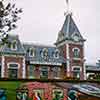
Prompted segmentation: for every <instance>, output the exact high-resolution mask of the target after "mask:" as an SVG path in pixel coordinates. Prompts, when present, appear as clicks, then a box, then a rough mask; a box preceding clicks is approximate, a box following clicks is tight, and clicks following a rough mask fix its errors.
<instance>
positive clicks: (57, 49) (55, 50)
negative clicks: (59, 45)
mask: <svg viewBox="0 0 100 100" xmlns="http://www.w3.org/2000/svg"><path fill="white" fill-rule="evenodd" d="M56 52H57V53H58V56H57V57H56ZM54 58H56V59H58V58H59V50H58V49H56V50H55V52H54Z"/></svg>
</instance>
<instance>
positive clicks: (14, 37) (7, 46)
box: [0, 35, 25, 54]
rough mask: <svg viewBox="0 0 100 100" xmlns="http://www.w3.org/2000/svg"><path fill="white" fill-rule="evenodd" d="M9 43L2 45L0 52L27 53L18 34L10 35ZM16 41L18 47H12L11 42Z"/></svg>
mask: <svg viewBox="0 0 100 100" xmlns="http://www.w3.org/2000/svg"><path fill="white" fill-rule="evenodd" d="M7 41H8V42H9V43H8V44H4V45H2V46H1V47H0V52H1V53H4V54H25V50H24V48H23V46H22V44H21V42H20V40H19V37H18V35H8V40H7ZM14 41H16V45H17V49H16V50H13V49H11V44H12V43H13V42H14Z"/></svg>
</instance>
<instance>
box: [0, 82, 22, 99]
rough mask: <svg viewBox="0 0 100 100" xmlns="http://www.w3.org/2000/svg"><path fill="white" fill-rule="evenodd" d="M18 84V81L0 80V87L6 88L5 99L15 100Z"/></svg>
mask: <svg viewBox="0 0 100 100" xmlns="http://www.w3.org/2000/svg"><path fill="white" fill-rule="evenodd" d="M20 84H21V82H19V81H0V88H4V89H6V94H7V100H16V88H17V87H19V86H20Z"/></svg>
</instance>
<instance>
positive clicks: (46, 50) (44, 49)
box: [41, 48, 48, 59]
mask: <svg viewBox="0 0 100 100" xmlns="http://www.w3.org/2000/svg"><path fill="white" fill-rule="evenodd" d="M44 52H47V56H44ZM41 57H42V58H44V59H46V58H47V57H48V49H47V48H43V50H42V51H41Z"/></svg>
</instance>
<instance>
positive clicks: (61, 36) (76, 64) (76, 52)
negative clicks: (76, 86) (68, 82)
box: [55, 13, 85, 80]
mask: <svg viewBox="0 0 100 100" xmlns="http://www.w3.org/2000/svg"><path fill="white" fill-rule="evenodd" d="M84 41H85V39H84V38H83V37H82V35H81V33H80V31H79V29H78V27H77V26H76V24H75V22H74V20H73V18H72V13H68V14H67V15H66V17H65V21H64V24H63V26H62V28H61V30H60V31H59V33H58V38H57V41H56V43H55V45H56V46H57V48H58V49H59V51H60V55H61V56H62V57H64V58H65V60H66V66H65V70H66V71H65V73H66V76H68V77H75V78H79V79H81V80H83V79H85V66H84V61H85V60H84Z"/></svg>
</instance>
